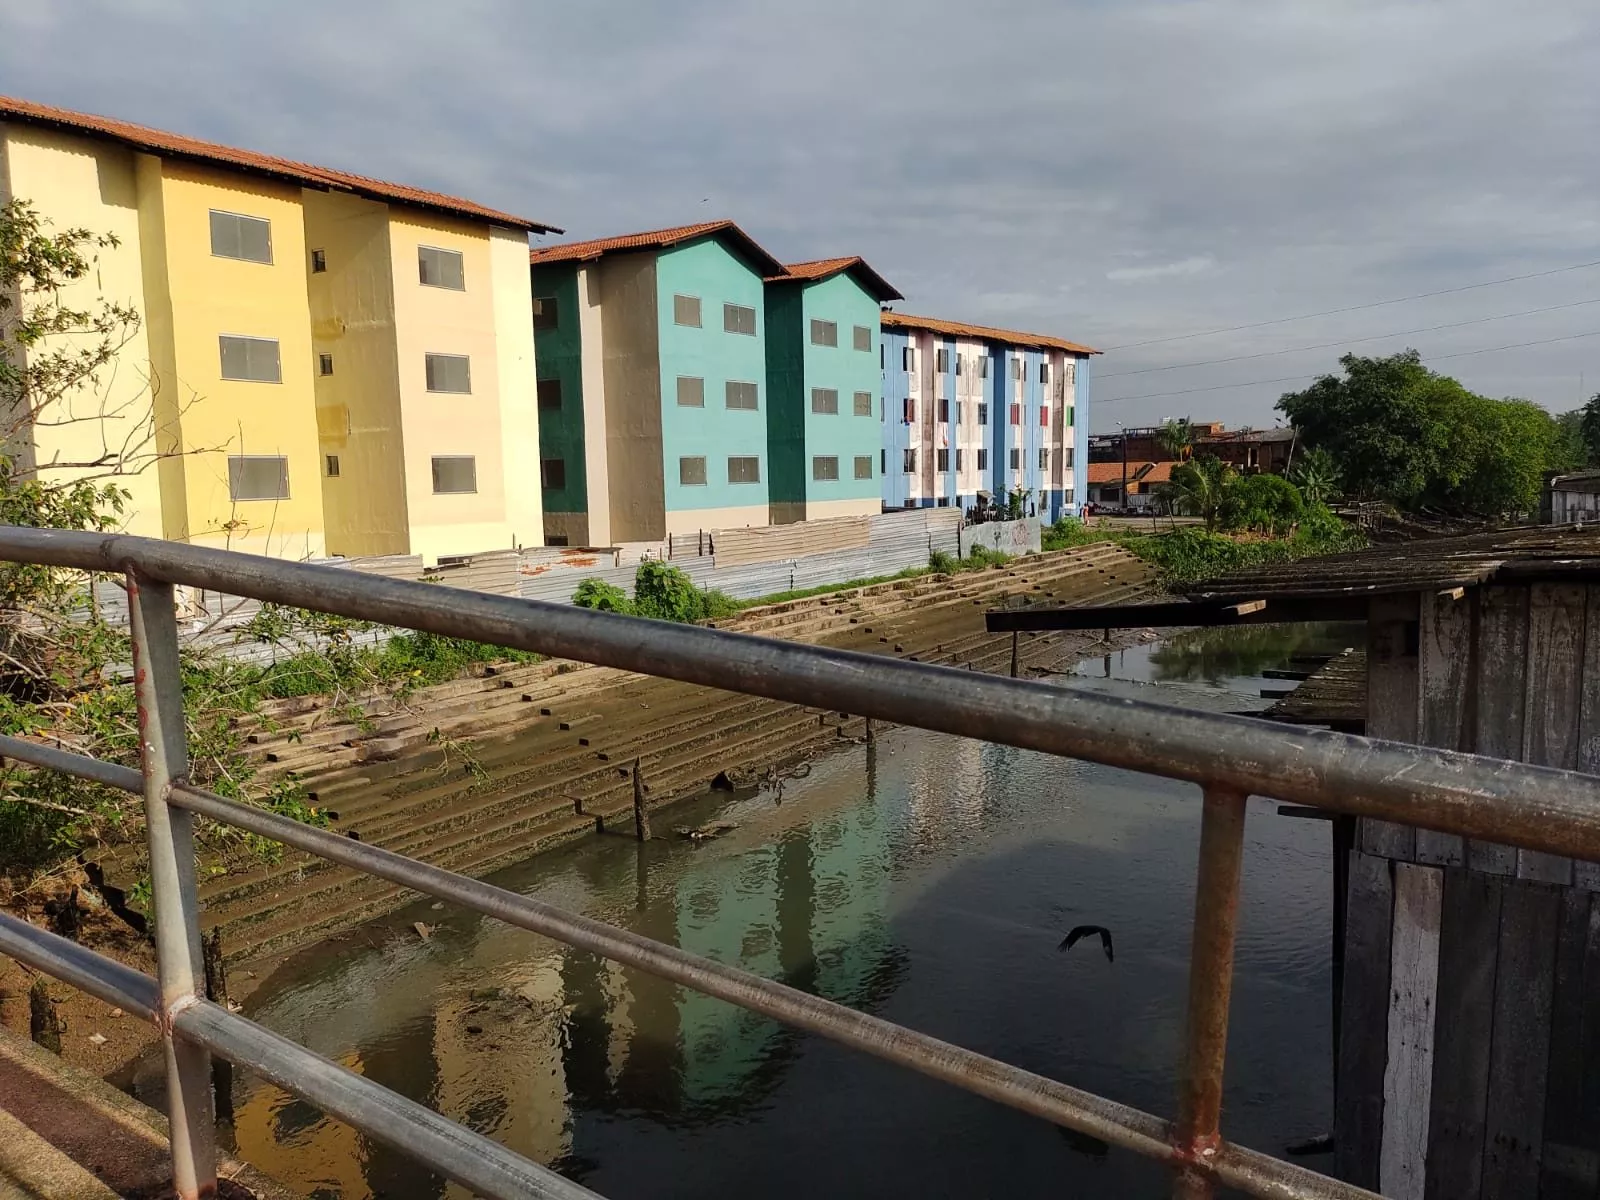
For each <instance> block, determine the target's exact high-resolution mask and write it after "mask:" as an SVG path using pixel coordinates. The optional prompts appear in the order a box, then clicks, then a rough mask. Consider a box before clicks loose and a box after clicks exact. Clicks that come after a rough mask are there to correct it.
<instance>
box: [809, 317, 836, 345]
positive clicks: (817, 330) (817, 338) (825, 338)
mask: <svg viewBox="0 0 1600 1200" xmlns="http://www.w3.org/2000/svg"><path fill="white" fill-rule="evenodd" d="M811 344H812V345H813V346H837V345H838V344H839V323H838V322H837V321H818V320H816V319H815V318H813V319H812V321H811Z"/></svg>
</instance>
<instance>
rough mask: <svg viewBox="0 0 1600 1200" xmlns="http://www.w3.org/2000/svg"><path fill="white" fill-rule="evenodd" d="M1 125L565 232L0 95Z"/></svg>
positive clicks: (413, 191)
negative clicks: (60, 131)
mask: <svg viewBox="0 0 1600 1200" xmlns="http://www.w3.org/2000/svg"><path fill="white" fill-rule="evenodd" d="M0 120H10V121H20V122H24V123H26V124H30V125H42V126H45V127H47V128H52V129H63V130H67V131H69V132H72V133H81V134H87V135H88V136H90V137H101V138H109V139H110V140H112V141H115V142H121V143H122V144H123V145H125V146H131V147H133V148H134V149H135V150H142V151H145V152H147V153H150V154H158V155H162V156H164V157H168V158H181V159H186V160H188V161H190V162H201V163H208V164H211V165H215V166H221V167H231V168H232V169H234V170H237V171H245V172H248V173H249V174H252V175H264V176H266V177H268V178H270V179H278V180H283V181H285V182H288V183H296V184H299V185H301V186H302V187H311V188H323V189H327V190H329V191H338V192H353V193H355V194H356V195H358V196H365V197H367V198H368V199H369V200H382V201H384V202H386V203H389V204H403V205H407V206H409V207H412V208H424V209H428V210H430V211H432V212H439V213H447V214H449V215H450V216H454V217H467V218H469V219H471V220H475V221H487V222H488V223H489V224H491V225H505V226H508V227H510V228H512V229H528V230H532V231H534V232H536V233H560V232H561V230H560V229H557V228H556V227H555V226H554V225H546V224H545V223H544V222H542V221H530V220H529V219H528V218H527V217H516V216H512V215H511V214H510V213H503V212H498V211H496V210H495V209H492V208H485V207H484V206H483V205H481V204H474V203H473V202H472V201H471V200H462V199H460V198H458V197H456V196H446V195H442V194H441V193H439V192H428V191H424V190H422V189H421V188H414V187H407V186H406V185H405V184H402V183H385V182H384V181H383V180H381V179H368V178H366V177H365V176H363V175H351V174H349V173H348V172H346V171H332V170H329V169H328V168H327V167H313V166H310V165H308V164H306V163H301V162H294V161H292V160H290V159H287V158H275V157H273V156H272V155H270V154H257V153H255V152H254V151H251V150H236V149H234V148H233V147H232V146H220V145H217V144H216V143H215V142H202V141H199V140H197V139H195V138H190V137H184V136H183V135H182V134H177V133H165V132H163V131H161V130H159V129H147V128H145V127H144V126H143V125H132V124H129V123H128V122H127V121H114V120H112V119H111V118H109V117H96V116H91V115H90V114H88V113H80V112H72V111H71V110H69V109H65V108H52V107H50V106H49V105H46V104H34V103H32V102H31V101H28V100H18V99H15V98H13V97H10V96H0Z"/></svg>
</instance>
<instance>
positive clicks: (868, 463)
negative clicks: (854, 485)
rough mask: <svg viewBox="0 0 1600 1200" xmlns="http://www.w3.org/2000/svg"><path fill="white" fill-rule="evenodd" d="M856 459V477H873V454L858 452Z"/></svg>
mask: <svg viewBox="0 0 1600 1200" xmlns="http://www.w3.org/2000/svg"><path fill="white" fill-rule="evenodd" d="M885 453H887V451H885ZM855 459H856V478H857V479H871V478H872V455H870V454H858V455H856V456H855Z"/></svg>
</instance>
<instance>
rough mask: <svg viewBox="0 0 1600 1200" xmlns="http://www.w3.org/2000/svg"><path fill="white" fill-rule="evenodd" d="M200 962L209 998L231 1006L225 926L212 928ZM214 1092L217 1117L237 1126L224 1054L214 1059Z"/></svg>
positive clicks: (229, 1065)
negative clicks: (234, 1121)
mask: <svg viewBox="0 0 1600 1200" xmlns="http://www.w3.org/2000/svg"><path fill="white" fill-rule="evenodd" d="M200 959H201V963H202V965H203V966H204V968H205V973H206V999H207V1000H209V1001H211V1002H212V1003H213V1004H220V1005H222V1007H223V1008H227V1007H228V968H227V966H226V965H225V964H224V963H223V961H222V926H220V925H216V926H213V927H212V929H211V936H210V937H208V938H206V939H205V940H204V941H203V942H201V943H200ZM211 1090H212V1092H214V1093H215V1107H214V1108H213V1109H212V1111H213V1112H215V1113H216V1118H217V1120H218V1121H220V1122H225V1123H227V1124H229V1125H232V1124H233V1064H232V1063H231V1062H229V1061H228V1060H227V1059H225V1058H223V1057H222V1056H221V1055H220V1054H213V1055H212V1056H211Z"/></svg>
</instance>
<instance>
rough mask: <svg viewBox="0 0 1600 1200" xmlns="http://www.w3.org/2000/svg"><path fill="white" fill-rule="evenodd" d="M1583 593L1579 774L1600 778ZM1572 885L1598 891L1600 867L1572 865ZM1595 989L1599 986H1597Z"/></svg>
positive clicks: (1597, 621)
mask: <svg viewBox="0 0 1600 1200" xmlns="http://www.w3.org/2000/svg"><path fill="white" fill-rule="evenodd" d="M1584 592H1585V604H1584V619H1583V669H1582V670H1581V671H1580V673H1579V674H1580V679H1581V682H1580V693H1581V699H1580V702H1579V712H1578V770H1580V771H1587V772H1589V774H1591V775H1600V587H1589V588H1585V589H1584ZM1572 881H1573V882H1574V883H1575V884H1577V885H1578V886H1579V887H1585V888H1588V889H1589V890H1590V891H1600V864H1595V863H1586V862H1575V863H1573V864H1572ZM1596 986H1600V982H1597V985H1596Z"/></svg>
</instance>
